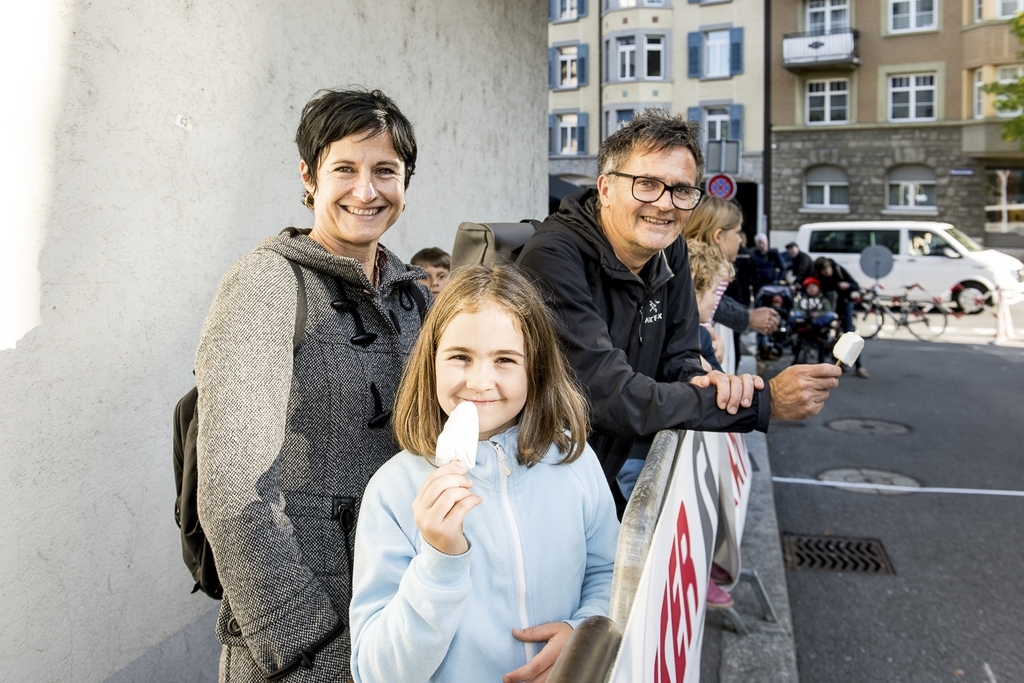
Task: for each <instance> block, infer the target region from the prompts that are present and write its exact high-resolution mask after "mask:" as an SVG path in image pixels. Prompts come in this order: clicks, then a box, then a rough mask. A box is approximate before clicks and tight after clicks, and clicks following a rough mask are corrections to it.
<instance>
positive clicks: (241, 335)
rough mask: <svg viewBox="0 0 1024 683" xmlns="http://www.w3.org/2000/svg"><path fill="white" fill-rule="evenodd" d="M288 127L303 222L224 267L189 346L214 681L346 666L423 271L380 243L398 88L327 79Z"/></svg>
mask: <svg viewBox="0 0 1024 683" xmlns="http://www.w3.org/2000/svg"><path fill="white" fill-rule="evenodd" d="M295 141H296V143H297V145H298V151H299V156H300V159H301V160H300V161H299V174H300V176H301V179H302V183H303V185H304V187H305V194H304V198H303V204H304V205H305V206H306V207H307V208H308V209H309V210H310V211H311V212H312V218H313V227H312V228H311V229H296V228H288V229H286V230H285V231H283V232H282V233H281V234H279V235H277V236H275V237H270V238H267V239H265V240H263V241H262V242H261V243H260V244H259V245H258V246H257V247H256V248H255V249H253V251H251V252H249V253H248V254H247V255H245V256H243V257H242V258H241V259H239V260H238V261H237V262H236V263H235V264H234V265H232V266H231V268H230V269H229V270H228V272H227V274H225V275H224V277H223V279H222V280H221V282H220V286H219V287H218V288H217V293H216V295H215V296H214V300H213V304H212V305H211V306H210V313H209V315H208V316H207V318H206V322H205V323H204V324H203V330H202V335H201V338H200V341H199V350H198V351H197V353H196V386H197V387H198V389H199V402H198V415H199V431H198V443H197V451H198V468H199V487H198V492H197V503H198V510H199V518H200V520H201V522H202V526H203V530H204V531H205V532H206V537H207V539H208V540H209V542H210V546H211V547H212V548H213V555H214V559H215V560H216V564H217V573H218V575H219V577H220V581H221V584H222V585H223V588H224V598H223V601H222V602H221V603H220V616H219V618H218V619H217V626H216V635H217V638H218V640H220V642H221V644H222V648H221V659H220V673H219V680H220V682H221V683H256V682H257V681H264V680H278V679H281V680H286V681H297V680H302V681H304V682H306V683H329V682H334V681H345V680H347V679H348V678H349V676H350V675H351V661H350V655H349V652H350V649H349V630H348V628H347V626H348V606H349V598H350V593H351V580H352V579H351V572H352V552H353V544H354V541H355V518H356V511H357V509H358V501H359V499H360V497H361V496H362V495H363V489H364V488H365V487H366V483H367V482H368V481H369V480H370V477H371V476H372V475H373V473H374V472H376V471H377V468H378V467H380V466H381V465H382V464H384V463H385V462H387V460H388V458H390V457H391V456H392V455H394V437H393V435H392V431H391V420H390V416H391V407H392V403H393V401H394V396H395V391H396V390H397V388H398V382H399V380H400V378H401V375H402V368H403V367H404V365H405V361H406V358H407V357H408V355H409V353H410V352H411V351H412V347H413V345H414V344H415V343H416V337H417V336H418V334H419V329H420V315H421V314H422V312H423V311H422V310H417V309H422V308H425V307H426V305H427V303H428V300H429V299H430V297H429V295H428V294H427V292H426V290H424V289H421V288H420V286H419V285H418V284H416V278H417V277H418V274H419V272H420V271H419V270H415V269H414V270H410V269H409V268H407V267H406V265H405V264H404V263H403V262H402V260H401V259H400V258H399V257H398V256H396V255H395V254H394V253H393V252H391V251H388V250H387V249H385V248H384V246H383V245H381V244H380V238H381V236H382V235H383V234H384V233H385V232H386V231H387V230H388V229H389V228H390V227H391V226H392V225H393V224H394V223H395V221H397V220H398V218H399V216H401V215H402V211H403V209H404V207H405V191H406V188H408V186H409V179H410V178H411V177H412V175H413V171H414V170H415V167H416V138H415V136H414V134H413V128H412V124H411V123H410V122H409V120H408V119H407V118H406V117H405V116H404V115H403V114H402V112H401V111H399V109H398V107H397V106H396V105H395V103H394V102H393V101H392V100H391V99H390V98H389V97H387V96H386V95H385V94H384V93H382V92H380V91H379V90H374V91H372V92H371V91H367V90H363V89H358V88H350V89H345V90H323V91H321V92H319V93H317V94H316V95H315V96H314V97H313V98H312V99H311V100H310V101H309V102H307V103H306V106H305V107H304V108H303V110H302V115H301V118H300V121H299V126H298V131H297V132H296V134H295ZM300 274H301V277H299V275H300ZM300 292H305V295H304V297H305V300H306V315H305V316H304V319H305V325H304V326H303V327H302V328H301V329H299V330H298V332H299V333H300V335H301V337H300V338H301V343H300V344H299V345H298V347H297V348H295V347H294V339H295V338H296V337H297V336H299V335H296V327H297V321H300V322H301V320H302V319H303V316H301V315H300V314H299V311H300V303H299V302H300V299H299V296H300V294H299V293H300Z"/></svg>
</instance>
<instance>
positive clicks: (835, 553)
mask: <svg viewBox="0 0 1024 683" xmlns="http://www.w3.org/2000/svg"><path fill="white" fill-rule="evenodd" d="M782 552H783V554H784V555H785V558H786V569H825V570H829V571H834V572H861V573H865V574H895V573H896V571H895V570H894V569H893V568H892V563H890V562H889V556H888V555H886V554H885V548H883V547H882V542H881V541H879V540H876V539H873V538H841V537H838V536H797V535H795V534H783V535H782Z"/></svg>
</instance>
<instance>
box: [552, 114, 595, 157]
mask: <svg viewBox="0 0 1024 683" xmlns="http://www.w3.org/2000/svg"><path fill="white" fill-rule="evenodd" d="M548 125H549V126H550V131H551V154H553V155H574V154H586V153H587V114H586V112H566V113H563V114H552V115H551V116H550V117H549V118H548Z"/></svg>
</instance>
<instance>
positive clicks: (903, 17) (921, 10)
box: [889, 0, 936, 32]
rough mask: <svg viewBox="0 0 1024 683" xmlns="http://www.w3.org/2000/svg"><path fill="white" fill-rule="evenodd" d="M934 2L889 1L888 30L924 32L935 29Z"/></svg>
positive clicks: (915, 0) (926, 0)
mask: <svg viewBox="0 0 1024 683" xmlns="http://www.w3.org/2000/svg"><path fill="white" fill-rule="evenodd" d="M935 2H936V0H889V10H890V11H889V30H891V31H893V32H898V31H925V30H928V29H933V28H936V24H935Z"/></svg>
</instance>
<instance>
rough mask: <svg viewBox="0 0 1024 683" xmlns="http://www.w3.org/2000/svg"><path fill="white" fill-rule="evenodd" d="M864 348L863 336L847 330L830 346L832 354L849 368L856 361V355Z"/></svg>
mask: <svg viewBox="0 0 1024 683" xmlns="http://www.w3.org/2000/svg"><path fill="white" fill-rule="evenodd" d="M863 349H864V338H863V337H861V336H860V335H859V334H857V333H856V332H847V333H846V334H844V335H843V336H842V337H840V338H839V341H837V342H836V345H835V346H834V347H833V348H832V355H833V356H835V357H836V360H837V361H839V362H840V363H842V364H843V365H845V366H846V367H848V368H850V367H853V364H854V363H856V362H857V357H858V356H860V352H861V351H862V350H863Z"/></svg>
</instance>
